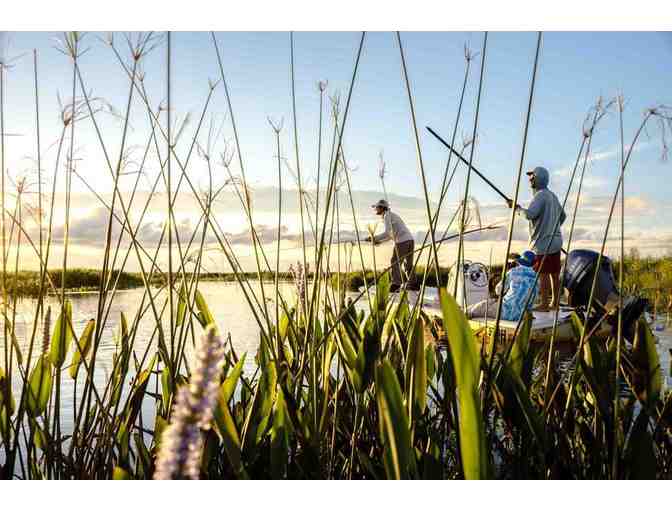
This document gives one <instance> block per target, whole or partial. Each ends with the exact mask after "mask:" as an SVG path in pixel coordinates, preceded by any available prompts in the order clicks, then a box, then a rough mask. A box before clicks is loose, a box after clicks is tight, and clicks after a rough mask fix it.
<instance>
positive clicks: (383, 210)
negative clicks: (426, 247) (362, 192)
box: [366, 199, 415, 292]
mask: <svg viewBox="0 0 672 510" xmlns="http://www.w3.org/2000/svg"><path fill="white" fill-rule="evenodd" d="M371 207H373V208H374V209H375V210H376V215H377V216H382V217H383V223H384V224H385V232H383V233H382V234H378V235H377V236H373V239H371V237H368V238H367V239H366V240H367V241H373V243H374V244H380V243H382V242H384V241H388V240H390V239H392V240H393V241H394V250H393V251H392V260H391V261H390V272H391V273H392V285H391V286H390V292H399V288H400V287H401V283H402V271H401V266H402V265H403V272H404V275H403V277H404V278H403V279H404V281H408V282H409V287H410V286H411V285H413V283H414V281H415V278H413V249H414V242H413V236H412V235H411V232H410V231H409V230H408V228H407V227H406V225H405V224H404V222H403V220H402V219H401V218H400V217H399V215H398V214H395V213H393V212H392V211H390V204H388V202H387V200H382V199H381V200H378V202H376V203H375V204H373V205H372V206H371Z"/></svg>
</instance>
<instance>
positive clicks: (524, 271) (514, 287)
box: [498, 266, 539, 321]
mask: <svg viewBox="0 0 672 510" xmlns="http://www.w3.org/2000/svg"><path fill="white" fill-rule="evenodd" d="M536 277H537V273H535V272H534V269H532V268H531V267H526V266H516V267H514V268H511V269H509V271H508V272H507V273H506V276H505V284H506V289H505V291H504V292H505V294H504V299H503V301H502V319H503V320H505V321H518V320H519V319H520V317H521V315H523V306H524V305H525V303H526V302H527V301H528V300H529V304H528V306H527V309H528V310H530V309H532V306H533V305H534V300H535V299H536V297H537V293H538V292H539V282H537V285H535V286H534V290H533V291H532V292H533V295H532V296H531V297H530V296H529V293H530V289H531V288H532V285H534V281H535V279H536ZM500 286H501V283H500V284H499V285H498V287H500Z"/></svg>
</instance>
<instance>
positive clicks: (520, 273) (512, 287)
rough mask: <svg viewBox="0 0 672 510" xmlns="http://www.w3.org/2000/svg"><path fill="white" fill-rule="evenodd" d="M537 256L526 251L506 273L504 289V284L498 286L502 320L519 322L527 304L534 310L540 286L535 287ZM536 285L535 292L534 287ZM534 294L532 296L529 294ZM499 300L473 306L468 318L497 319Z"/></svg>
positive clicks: (528, 307)
mask: <svg viewBox="0 0 672 510" xmlns="http://www.w3.org/2000/svg"><path fill="white" fill-rule="evenodd" d="M534 259H535V254H534V252H531V251H525V252H523V254H522V255H521V256H519V257H516V258H515V262H516V264H515V265H514V267H512V268H511V269H509V270H508V271H507V272H506V276H505V277H504V288H502V282H501V281H500V282H499V283H498V284H497V290H496V292H497V294H498V295H502V293H504V298H503V299H502V315H501V318H502V320H505V321H514V322H515V321H518V320H519V319H520V317H521V316H522V315H523V310H524V309H525V303H527V305H528V306H527V310H529V309H531V308H532V304H533V303H534V299H535V298H536V297H537V292H538V290H539V285H534V283H535V280H536V277H537V275H536V273H535V272H534V269H532V264H534ZM533 285H534V290H532V286H533ZM530 293H532V296H530V295H529V294H530ZM497 302H498V299H497V298H488V299H486V300H484V301H481V302H480V303H476V304H475V305H472V306H470V307H469V309H468V310H467V317H469V318H470V319H471V318H476V317H486V315H487V317H490V318H493V319H495V318H496V317H497Z"/></svg>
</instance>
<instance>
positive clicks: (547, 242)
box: [508, 166, 566, 312]
mask: <svg viewBox="0 0 672 510" xmlns="http://www.w3.org/2000/svg"><path fill="white" fill-rule="evenodd" d="M527 176H528V178H529V182H530V186H531V187H532V190H533V192H534V197H533V198H532V201H531V202H530V205H529V207H528V208H527V209H525V208H523V207H520V206H519V205H517V204H516V211H517V212H518V214H520V215H521V216H524V217H525V218H526V219H527V220H528V222H529V229H530V249H531V250H532V251H533V252H534V254H535V257H534V266H533V267H534V270H535V271H536V272H537V273H539V294H540V296H541V302H540V303H539V306H538V307H536V308H535V310H537V311H540V312H547V311H549V310H550V309H551V308H554V307H556V306H557V305H558V302H559V300H560V251H561V250H562V233H561V232H560V225H562V223H563V222H564V221H565V218H566V215H565V211H564V210H563V208H562V205H560V201H559V200H558V197H557V196H556V195H555V193H553V192H552V191H551V190H549V189H548V180H549V176H548V170H546V169H545V168H544V167H541V166H538V167H536V168H535V169H534V170H531V171H529V172H527ZM508 205H509V208H511V207H513V201H512V200H508ZM542 261H543V263H542Z"/></svg>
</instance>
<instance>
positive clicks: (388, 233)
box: [373, 214, 392, 244]
mask: <svg viewBox="0 0 672 510" xmlns="http://www.w3.org/2000/svg"><path fill="white" fill-rule="evenodd" d="M383 225H385V231H384V232H383V233H382V234H378V235H377V236H373V242H374V243H376V244H378V243H382V242H383V241H387V240H389V239H391V238H392V219H391V215H390V214H385V217H384V218H383Z"/></svg>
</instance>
